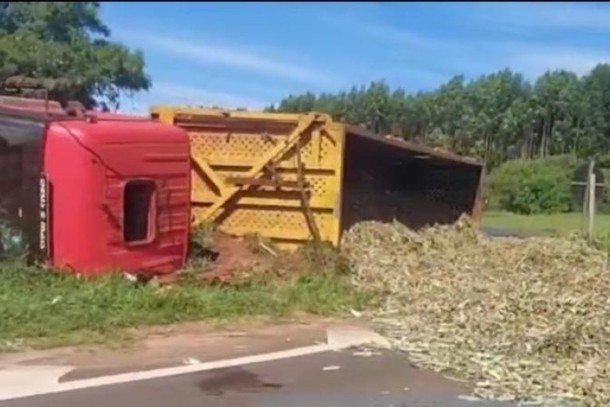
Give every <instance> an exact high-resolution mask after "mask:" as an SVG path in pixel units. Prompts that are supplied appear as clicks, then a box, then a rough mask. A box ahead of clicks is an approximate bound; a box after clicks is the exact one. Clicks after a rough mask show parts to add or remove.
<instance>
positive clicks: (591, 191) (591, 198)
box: [588, 161, 596, 240]
mask: <svg viewBox="0 0 610 407" xmlns="http://www.w3.org/2000/svg"><path fill="white" fill-rule="evenodd" d="M594 165H595V164H594V161H591V165H589V177H588V184H589V185H588V192H589V193H588V204H589V211H588V212H589V239H590V240H593V238H594V235H595V189H596V180H595V172H593V167H594Z"/></svg>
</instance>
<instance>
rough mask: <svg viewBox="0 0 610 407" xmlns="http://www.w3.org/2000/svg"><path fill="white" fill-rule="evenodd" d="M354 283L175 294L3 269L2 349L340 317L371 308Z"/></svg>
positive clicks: (341, 279) (260, 285)
mask: <svg viewBox="0 0 610 407" xmlns="http://www.w3.org/2000/svg"><path fill="white" fill-rule="evenodd" d="M371 299H372V296H371V295H369V294H366V293H361V292H356V291H355V290H354V289H353V288H352V287H351V285H350V284H349V282H348V281H347V280H346V276H341V275H335V274H332V273H331V274H328V273H321V274H319V275H316V274H313V275H309V276H307V277H303V278H301V279H299V280H298V281H296V282H293V283H288V282H277V281H276V282H255V283H250V284H248V285H243V286H239V287H236V286H233V287H231V286H224V287H221V286H201V285H195V284H194V283H185V284H182V285H180V286H177V287H172V288H168V287H165V288H160V287H154V286H150V285H149V286H145V285H136V284H134V283H130V282H127V281H125V280H124V279H122V278H121V277H116V276H115V277H112V278H103V279H99V280H95V281H84V280H79V279H76V278H73V277H70V276H66V275H59V274H56V273H50V272H45V271H42V270H40V269H37V268H33V267H27V266H24V265H22V264H18V263H2V264H0V310H1V317H0V350H5V351H6V350H11V349H19V348H24V347H36V348H40V347H49V346H57V345H68V344H76V343H83V342H87V343H90V342H101V341H106V340H109V339H112V338H119V337H120V336H121V334H122V333H124V332H125V330H126V328H131V327H137V326H146V325H162V324H169V323H179V322H186V321H199V320H206V321H215V322H222V321H227V320H232V319H240V318H243V317H271V318H281V317H287V316H289V315H291V314H292V313H296V312H299V313H302V312H305V313H309V314H317V315H336V314H337V313H342V312H346V311H347V310H349V309H350V308H354V309H360V308H362V307H364V306H365V305H366V304H367V302H368V301H370V300H371Z"/></svg>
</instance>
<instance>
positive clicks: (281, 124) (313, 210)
mask: <svg viewBox="0 0 610 407" xmlns="http://www.w3.org/2000/svg"><path fill="white" fill-rule="evenodd" d="M151 113H152V114H154V115H155V116H156V117H158V118H159V120H161V121H162V122H165V123H169V124H176V125H178V126H180V127H183V128H184V129H185V130H186V131H187V133H188V134H189V139H190V144H191V159H192V162H193V164H194V165H193V170H192V177H191V179H192V197H191V199H192V203H193V218H194V222H195V223H200V222H215V223H216V224H217V225H218V227H219V228H220V229H221V230H224V231H226V232H227V233H230V234H235V235H245V234H254V233H256V234H259V235H261V236H265V237H267V238H270V239H272V240H274V241H275V243H276V244H278V245H279V246H280V247H284V248H286V249H293V248H296V247H298V246H299V245H300V244H302V243H303V242H305V241H307V240H310V239H312V237H313V236H312V233H311V228H310V226H309V225H308V222H307V217H306V212H305V210H306V209H305V208H304V207H303V203H302V201H301V199H302V198H301V194H300V192H298V191H294V190H288V189H285V188H279V189H278V188H275V187H273V186H251V185H234V184H231V183H229V182H228V181H227V179H228V178H229V177H242V178H243V177H246V178H251V179H260V178H264V179H271V178H272V177H271V176H270V175H269V174H268V173H266V169H267V168H269V166H272V167H274V168H275V171H276V173H277V174H278V176H279V177H280V178H281V179H282V181H297V174H298V171H297V153H296V148H297V147H298V145H300V146H301V147H300V159H301V162H302V164H303V166H304V178H305V181H306V182H307V183H308V188H307V189H308V197H309V200H308V203H309V205H307V206H309V207H310V208H309V209H310V214H311V218H313V220H314V222H315V226H316V229H317V230H318V231H319V234H320V238H321V239H322V240H326V241H330V242H332V243H333V244H335V245H337V244H338V243H339V239H340V219H341V185H342V179H341V178H342V175H343V155H344V154H343V151H344V146H345V129H344V126H343V125H341V124H339V123H335V122H333V121H332V119H331V118H330V116H328V115H325V114H318V113H309V114H280V113H261V112H241V111H222V110H217V109H197V108H182V107H171V106H153V107H152V108H151Z"/></svg>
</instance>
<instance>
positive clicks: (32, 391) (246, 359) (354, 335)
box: [0, 328, 385, 401]
mask: <svg viewBox="0 0 610 407" xmlns="http://www.w3.org/2000/svg"><path fill="white" fill-rule="evenodd" d="M343 330H345V332H343ZM379 338H380V337H379V336H378V335H377V334H373V333H371V332H370V331H367V330H364V329H362V328H357V329H354V328H333V329H329V330H327V342H328V343H323V344H318V345H311V346H304V347H301V348H294V349H289V350H283V351H278V352H270V353H265V354H259V355H251V356H243V357H238V358H234V359H226V360H219V361H214V362H206V363H200V364H195V365H186V366H184V365H183V366H175V367H168V368H161V369H154V370H145V371H139V372H130V373H122V374H116V375H110V376H103V377H96V378H91V379H83V380H75V381H70V382H64V383H57V380H58V379H59V377H61V375H59V376H57V375H56V376H55V380H54V382H53V383H51V382H49V381H48V380H47V381H46V382H41V383H32V382H31V381H30V380H28V379H26V378H23V380H24V382H21V383H20V385H18V386H16V385H15V383H14V380H13V385H7V384H9V383H7V382H6V381H2V380H1V376H0V401H2V400H11V399H16V398H23V397H31V396H40V395H45V394H53V393H62V392H67V391H73V390H81V389H87V388H93V387H100V386H108V385H113V384H121V383H130V382H135V381H141V380H150V379H158V378H162V377H169V376H175V375H181V374H188V373H195V372H202V371H206V370H213V369H220V368H227V367H234V366H243V365H249V364H253V363H262V362H270V361H274V360H280V359H287V358H293V357H298V356H306V355H312V354H316V353H321V352H329V351H337V350H341V349H346V348H349V347H352V346H360V345H365V344H375V343H376V344H377V345H384V344H385V343H384V341H383V340H380V339H379ZM379 342H381V343H379ZM36 368H38V366H32V367H31V369H36ZM56 368H57V367H56ZM59 368H62V369H68V371H69V370H71V368H68V367H59Z"/></svg>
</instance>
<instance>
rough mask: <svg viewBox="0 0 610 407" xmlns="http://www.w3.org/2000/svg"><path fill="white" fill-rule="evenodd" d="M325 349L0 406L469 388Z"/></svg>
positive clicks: (286, 401)
mask: <svg viewBox="0 0 610 407" xmlns="http://www.w3.org/2000/svg"><path fill="white" fill-rule="evenodd" d="M354 352H355V350H345V351H341V352H325V353H320V354H315V355H309V356H300V357H295V358H289V359H283V360H279V361H274V362H265V363H258V364H252V365H248V366H240V367H235V368H226V369H217V370H211V371H204V372H198V373H189V374H184V375H179V376H171V377H166V378H162V379H153V380H146V381H139V382H131V383H123V384H118V385H110V386H103V387H95V388H88V389H84V390H75V391H70V392H65V393H57V394H49V395H44V396H35V397H28V398H21V399H14V400H9V401H4V402H0V407H83V406H85V407H108V406H111V407H122V406H146V407H168V406H174V407H202V406H218V407H224V406H227V407H229V406H230V407H263V406H264V407H276V406H277V407H325V406H329V407H365V406H366V407H369V406H375V407H389V406H395V407H398V406H400V407H403V406H404V407H428V406H430V407H432V406H434V407H454V406H464V407H470V406H476V407H479V406H480V407H488V406H503V405H504V404H501V403H488V402H473V401H465V400H463V399H461V398H458V396H460V395H465V394H468V388H467V387H466V386H464V385H462V384H459V383H457V382H452V381H449V380H447V379H444V378H442V377H440V376H438V375H436V374H433V373H430V372H423V371H420V370H418V369H416V368H413V367H412V366H411V365H410V364H409V362H408V361H407V360H406V359H405V357H404V356H403V355H402V354H399V353H394V352H389V351H384V352H381V353H379V354H376V355H373V356H369V357H365V356H359V355H354Z"/></svg>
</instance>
